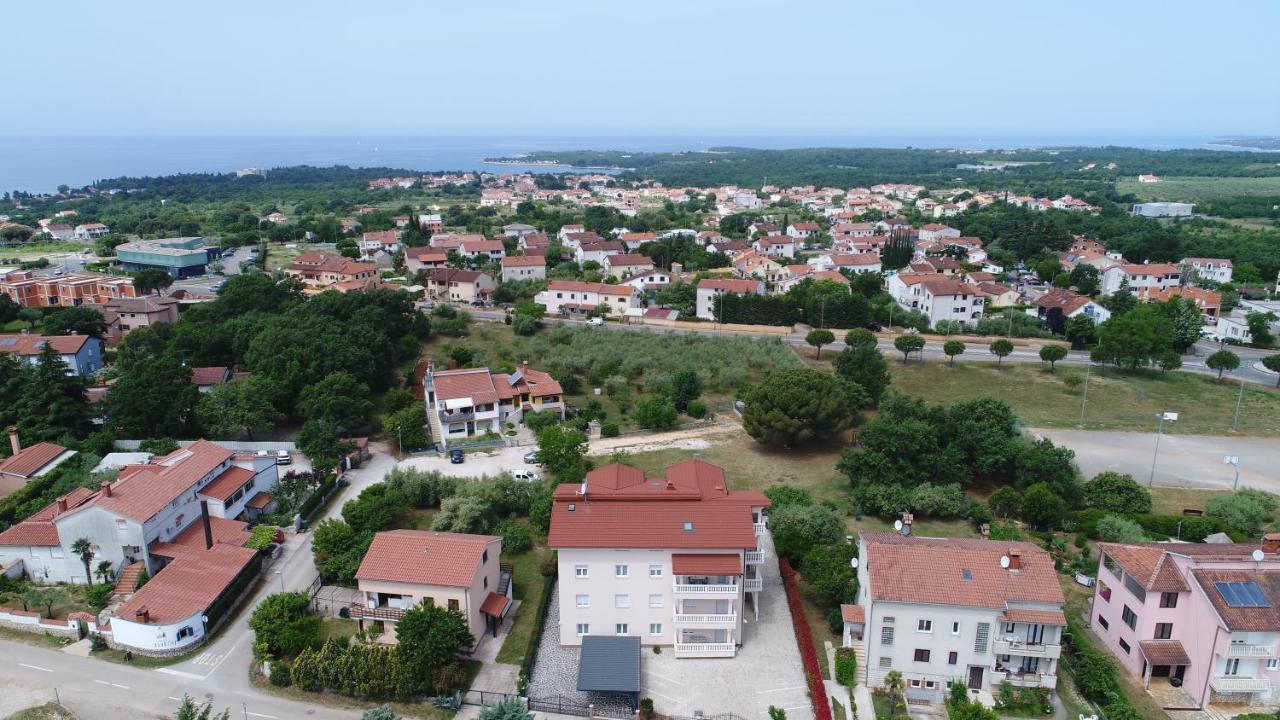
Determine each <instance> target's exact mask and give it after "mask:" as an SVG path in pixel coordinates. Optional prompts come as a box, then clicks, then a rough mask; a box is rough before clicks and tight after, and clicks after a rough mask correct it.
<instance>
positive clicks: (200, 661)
mask: <svg viewBox="0 0 1280 720" xmlns="http://www.w3.org/2000/svg"><path fill="white" fill-rule="evenodd" d="M223 657H224V654H223V653H211V652H207V653H204V654H203V655H201V656H200V657H198V658H196V659H195V660H192V661H191V664H192V665H212V666H214V667H217V666H218V665H219V664H220V663H221V662H222V658H223Z"/></svg>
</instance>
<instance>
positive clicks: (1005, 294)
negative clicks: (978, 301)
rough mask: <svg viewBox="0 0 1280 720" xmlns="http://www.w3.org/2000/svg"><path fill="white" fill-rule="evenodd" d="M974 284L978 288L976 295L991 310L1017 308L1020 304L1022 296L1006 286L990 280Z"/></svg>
mask: <svg viewBox="0 0 1280 720" xmlns="http://www.w3.org/2000/svg"><path fill="white" fill-rule="evenodd" d="M971 282H972V281H971ZM974 284H975V285H977V287H978V293H979V294H980V295H982V296H983V297H984V298H986V299H987V304H988V305H990V306H991V307H993V308H1006V307H1017V306H1018V305H1019V304H1021V302H1022V294H1021V293H1019V292H1018V291H1017V290H1014V289H1013V288H1011V287H1009V286H1008V285H1001V284H1000V283H998V282H994V281H990V280H988V281H984V282H979V283H974Z"/></svg>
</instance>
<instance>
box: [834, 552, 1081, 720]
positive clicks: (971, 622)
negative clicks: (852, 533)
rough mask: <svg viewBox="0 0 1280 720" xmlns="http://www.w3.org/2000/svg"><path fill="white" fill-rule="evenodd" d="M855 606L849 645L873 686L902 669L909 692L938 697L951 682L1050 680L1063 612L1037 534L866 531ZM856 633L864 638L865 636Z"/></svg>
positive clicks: (848, 613)
mask: <svg viewBox="0 0 1280 720" xmlns="http://www.w3.org/2000/svg"><path fill="white" fill-rule="evenodd" d="M858 556H859V558H860V562H859V565H858V582H859V590H858V599H857V603H856V605H857V609H855V608H853V607H848V608H842V613H841V614H842V616H843V617H844V619H845V624H846V627H847V628H848V630H847V632H846V638H847V640H846V644H847V645H851V646H855V647H858V646H860V647H858V649H859V650H861V651H862V653H863V654H864V657H865V662H862V663H860V664H859V667H858V669H859V671H860V672H862V673H863V679H864V681H865V682H866V684H867V685H868V686H870V687H880V686H883V685H884V679H885V676H886V675H888V673H889V671H891V670H897V671H898V672H900V673H902V677H903V679H904V680H905V682H906V686H907V690H906V692H907V697H908V698H909V699H912V700H917V701H925V702H940V701H941V700H942V698H943V696H944V695H945V693H946V688H947V683H949V682H952V681H955V682H959V683H962V684H964V685H965V686H966V687H968V688H970V689H974V690H989V691H994V690H996V689H997V688H999V687H1000V684H1001V683H1003V682H1005V681H1008V682H1009V683H1011V684H1013V685H1014V686H1018V687H1044V688H1053V687H1054V686H1055V685H1056V683H1057V679H1058V678H1057V675H1058V661H1059V658H1060V657H1061V655H1062V645H1061V638H1062V630H1063V628H1065V627H1066V624H1067V619H1066V616H1065V615H1064V614H1063V603H1064V599H1063V596H1062V588H1061V587H1059V585H1058V577H1057V573H1056V571H1055V570H1054V566H1053V559H1052V558H1051V557H1049V554H1048V553H1046V552H1045V551H1044V550H1041V549H1040V548H1038V547H1036V546H1035V545H1033V544H1031V543H1023V542H1003V541H996V540H958V539H952V538H926V537H910V536H905V535H900V534H897V533H862V535H861V537H860V538H859V541H858ZM858 635H861V637H862V639H861V640H859V639H857V638H858Z"/></svg>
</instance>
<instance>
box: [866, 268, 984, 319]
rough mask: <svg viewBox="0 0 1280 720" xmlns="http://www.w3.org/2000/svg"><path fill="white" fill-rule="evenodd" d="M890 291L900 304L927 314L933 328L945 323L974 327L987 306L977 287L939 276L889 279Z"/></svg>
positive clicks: (918, 275)
mask: <svg viewBox="0 0 1280 720" xmlns="http://www.w3.org/2000/svg"><path fill="white" fill-rule="evenodd" d="M888 290H889V294H890V295H893V298H894V299H895V300H897V302H898V304H899V305H901V306H903V307H905V308H911V309H914V310H919V311H920V312H922V313H924V314H925V315H927V316H928V318H929V325H930V326H931V327H932V326H936V325H937V324H938V322H939V321H942V320H958V321H960V322H962V323H964V324H966V325H972V324H973V323H974V322H975V321H977V320H978V319H979V318H981V317H982V310H983V307H984V306H985V302H984V301H983V297H984V296H983V295H982V292H981V291H980V290H979V289H978V288H977V287H975V286H973V285H970V284H969V283H967V282H964V281H962V280H959V279H957V278H954V277H948V276H946V275H939V274H936V273H898V274H897V275H894V276H893V277H891V278H889V282H888Z"/></svg>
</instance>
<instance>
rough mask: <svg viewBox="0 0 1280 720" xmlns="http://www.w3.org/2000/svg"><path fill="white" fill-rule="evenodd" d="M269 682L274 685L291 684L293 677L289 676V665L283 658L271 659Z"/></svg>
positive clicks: (283, 685) (284, 685)
mask: <svg viewBox="0 0 1280 720" xmlns="http://www.w3.org/2000/svg"><path fill="white" fill-rule="evenodd" d="M270 667H271V684H272V685H275V686H276V687H289V686H290V685H292V684H293V678H292V677H290V673H289V665H288V663H286V662H285V661H283V660H272V661H271V665H270Z"/></svg>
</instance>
